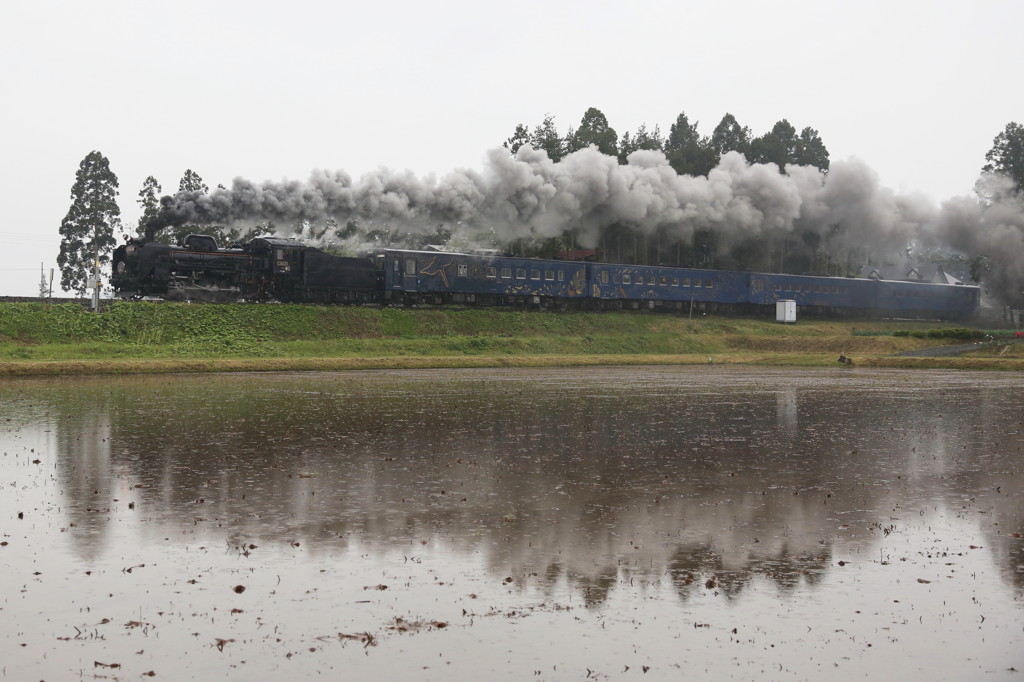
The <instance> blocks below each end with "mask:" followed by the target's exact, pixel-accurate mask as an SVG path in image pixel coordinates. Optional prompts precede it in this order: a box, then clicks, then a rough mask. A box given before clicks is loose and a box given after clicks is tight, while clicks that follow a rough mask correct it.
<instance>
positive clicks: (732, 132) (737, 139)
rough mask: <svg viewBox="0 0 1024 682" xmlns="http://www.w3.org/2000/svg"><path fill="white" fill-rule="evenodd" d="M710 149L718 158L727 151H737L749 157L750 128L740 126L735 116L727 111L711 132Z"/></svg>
mask: <svg viewBox="0 0 1024 682" xmlns="http://www.w3.org/2000/svg"><path fill="white" fill-rule="evenodd" d="M711 149H712V150H714V152H715V154H716V155H717V157H718V159H721V158H722V155H723V154H726V153H728V152H739V153H741V154H743V155H744V156H745V157H747V158H748V159H749V158H750V128H748V127H746V126H741V125H740V124H739V122H738V121H737V120H736V117H735V116H733V115H732V114H729V113H727V114H726V115H725V116H723V117H722V120H721V121H719V123H718V125H717V126H715V129H714V131H713V132H712V133H711ZM716 163H717V160H716Z"/></svg>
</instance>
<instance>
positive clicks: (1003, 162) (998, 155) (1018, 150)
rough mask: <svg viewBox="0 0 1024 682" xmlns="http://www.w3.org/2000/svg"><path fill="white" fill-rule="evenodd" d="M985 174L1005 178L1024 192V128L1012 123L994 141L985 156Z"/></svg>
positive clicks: (983, 169) (983, 168) (983, 167)
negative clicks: (993, 174)
mask: <svg viewBox="0 0 1024 682" xmlns="http://www.w3.org/2000/svg"><path fill="white" fill-rule="evenodd" d="M981 170H982V171H983V172H984V173H995V174H998V175H1002V176H1005V177H1007V178H1009V179H1010V180H1012V181H1013V184H1014V185H1016V188H1017V192H1022V191H1024V126H1022V125H1020V124H1018V123H1015V122H1013V121H1010V122H1009V123H1007V124H1006V128H1005V129H1004V130H1003V132H1001V133H999V134H998V135H996V137H995V139H994V140H992V148H991V149H989V150H988V153H987V154H985V165H984V166H982V169H981Z"/></svg>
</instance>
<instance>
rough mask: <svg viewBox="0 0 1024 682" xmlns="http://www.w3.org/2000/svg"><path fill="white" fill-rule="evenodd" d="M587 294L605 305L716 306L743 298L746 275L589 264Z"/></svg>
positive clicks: (670, 268) (701, 307) (688, 269)
mask: <svg viewBox="0 0 1024 682" xmlns="http://www.w3.org/2000/svg"><path fill="white" fill-rule="evenodd" d="M590 282H591V294H590V295H591V296H592V297H593V298H594V299H596V300H599V301H602V302H603V303H604V307H608V308H622V307H629V308H639V307H645V308H660V307H668V308H676V309H688V308H694V309H697V310H705V309H708V310H712V309H717V308H718V307H719V306H721V305H729V306H732V305H737V304H742V303H746V301H747V281H746V274H745V273H740V272H727V271H724V270H699V269H695V268H675V267H664V266H649V265H613V264H609V263H591V264H590Z"/></svg>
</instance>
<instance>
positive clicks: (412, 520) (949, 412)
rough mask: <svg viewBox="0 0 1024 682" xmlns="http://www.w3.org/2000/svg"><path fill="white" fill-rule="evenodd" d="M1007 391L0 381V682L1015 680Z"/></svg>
mask: <svg viewBox="0 0 1024 682" xmlns="http://www.w3.org/2000/svg"><path fill="white" fill-rule="evenodd" d="M1022 533H1024V380H1022V379H1021V378H1020V377H1018V376H1015V375H1004V374H977V373H948V372H947V373H940V372H934V373H933V372H899V371H871V370H860V369H858V368H853V369H845V368H844V369H837V370H834V371H799V370H796V371H794V370H786V371H773V370H747V369H739V370H737V369H726V368H717V367H707V368H696V369H694V368H652V369H642V368H640V369H638V368H628V369H616V368H600V369H585V370H543V371H523V370H515V371H501V370H468V371H417V372H362V373H338V374H273V375H223V376H181V377H156V378H127V379H126V378H117V379H103V378H101V379H75V380H39V381H28V380H26V381H8V382H5V383H3V384H2V385H0V543H2V544H0V575H2V583H0V651H2V652H3V655H2V659H0V679H11V680H30V679H31V680H51V681H53V680H66V679H123V680H129V679H130V680H138V679H140V678H141V679H149V678H150V677H155V678H162V679H173V680H180V679H237V680H280V679H285V678H288V677H291V678H292V679H306V678H314V677H323V678H326V679H361V680H365V679H381V680H404V679H408V680H414V679H426V680H453V681H458V680H477V679H507V680H524V679H538V680H545V679H547V680H562V679H568V680H574V679H580V680H582V679H614V680H628V679H637V680H641V679H643V680H651V679H682V678H683V677H684V676H685V677H686V678H689V679H740V680H745V679H755V678H756V679H787V680H789V679H821V678H822V676H823V675H824V676H827V677H826V678H825V679H865V678H867V679H898V678H900V677H903V678H906V679H924V678H928V679H950V680H960V679H978V678H982V677H983V678H984V679H1020V675H1021V674H1024V673H1022V672H1019V671H1022V670H1024V539H1022V538H1021V535H1022Z"/></svg>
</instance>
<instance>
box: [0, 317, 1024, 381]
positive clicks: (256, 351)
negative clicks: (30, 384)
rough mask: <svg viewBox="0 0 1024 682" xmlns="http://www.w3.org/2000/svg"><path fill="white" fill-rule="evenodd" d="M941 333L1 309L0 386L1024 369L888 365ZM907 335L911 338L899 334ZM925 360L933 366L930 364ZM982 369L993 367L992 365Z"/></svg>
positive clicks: (916, 326) (735, 324)
mask: <svg viewBox="0 0 1024 682" xmlns="http://www.w3.org/2000/svg"><path fill="white" fill-rule="evenodd" d="M936 326H938V325H935V324H929V323H905V322H901V323H896V322H865V321H856V322H833V321H807V320H805V321H801V322H799V323H798V324H796V325H781V324H778V323H776V322H774V321H772V320H768V319H745V318H725V317H700V318H694V319H689V318H687V317H686V316H677V315H669V314H654V313H629V312H622V313H543V312H534V311H516V310H500V309H452V308H445V309H395V308H384V309H377V308H362V307H316V306H300V305H188V304H175V303H114V304H112V305H111V306H110V308H109V310H107V311H105V312H103V313H102V314H95V313H92V312H89V311H87V310H85V309H83V308H82V307H80V306H77V305H73V304H65V305H47V304H43V303H2V304H0V375H7V376H12V375H28V374H81V373H139V372H171V371H253V370H264V371H265V370H335V369H363V368H373V367H399V368H401V367H477V366H553V365H563V366H564V365H592V364H693V363H707V362H709V361H711V362H715V363H735V364H765V365H800V366H816V365H817V366H834V365H835V362H836V358H837V356H838V354H839V353H844V352H845V353H846V354H847V355H850V356H853V357H854V358H855V361H856V362H857V364H859V365H863V364H867V365H885V366H903V367H910V366H943V367H960V366H964V367H982V366H992V367H999V368H1010V369H1017V368H1019V367H1018V365H1019V366H1024V358H1020V357H1019V356H1018V357H1013V356H1011V357H1009V358H1007V357H996V358H989V359H977V358H975V359H967V358H926V359H914V358H888V357H886V356H890V355H892V354H894V353H898V352H900V351H905V350H911V349H915V348H920V347H923V346H935V345H941V344H942V343H946V342H948V343H962V340H957V339H955V338H950V339H947V338H931V339H929V338H924V339H922V338H915V337H914V336H912V335H911V333H925V332H927V330H929V329H933V328H935V327H936ZM894 333H906V335H894ZM921 360H924V361H926V362H923V363H922V362H921ZM986 363H988V364H987V365H986Z"/></svg>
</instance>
